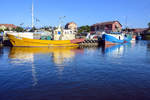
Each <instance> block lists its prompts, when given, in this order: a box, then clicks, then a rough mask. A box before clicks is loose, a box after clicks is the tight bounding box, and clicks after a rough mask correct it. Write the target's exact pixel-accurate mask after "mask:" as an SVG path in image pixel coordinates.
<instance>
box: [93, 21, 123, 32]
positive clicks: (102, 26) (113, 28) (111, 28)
mask: <svg viewBox="0 0 150 100" xmlns="http://www.w3.org/2000/svg"><path fill="white" fill-rule="evenodd" d="M121 30H122V25H121V24H120V22H119V21H109V22H102V23H96V24H94V25H92V26H91V31H92V32H93V31H94V32H95V31H99V32H103V31H105V32H120V31H121Z"/></svg>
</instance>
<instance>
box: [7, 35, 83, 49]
mask: <svg viewBox="0 0 150 100" xmlns="http://www.w3.org/2000/svg"><path fill="white" fill-rule="evenodd" d="M7 35H8V38H9V40H10V42H11V43H12V45H13V46H15V47H16V46H19V47H50V46H78V43H79V42H82V41H83V39H73V40H40V39H30V38H24V37H18V36H15V35H11V34H7Z"/></svg>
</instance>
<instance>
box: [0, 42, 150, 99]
mask: <svg viewBox="0 0 150 100" xmlns="http://www.w3.org/2000/svg"><path fill="white" fill-rule="evenodd" d="M0 100H150V41H139V42H135V43H131V44H124V45H117V46H112V47H105V48H104V47H99V48H96V47H89V48H64V47H63V48H62V47H59V48H58V47H57V48H16V47H15V48H10V47H3V48H0Z"/></svg>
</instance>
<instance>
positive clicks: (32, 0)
mask: <svg viewBox="0 0 150 100" xmlns="http://www.w3.org/2000/svg"><path fill="white" fill-rule="evenodd" d="M33 27H34V5H33V0H32V28H33Z"/></svg>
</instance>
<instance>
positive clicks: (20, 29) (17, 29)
mask: <svg viewBox="0 0 150 100" xmlns="http://www.w3.org/2000/svg"><path fill="white" fill-rule="evenodd" d="M12 30H13V31H16V32H24V29H23V28H22V27H19V26H18V27H16V28H15V29H12Z"/></svg>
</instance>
